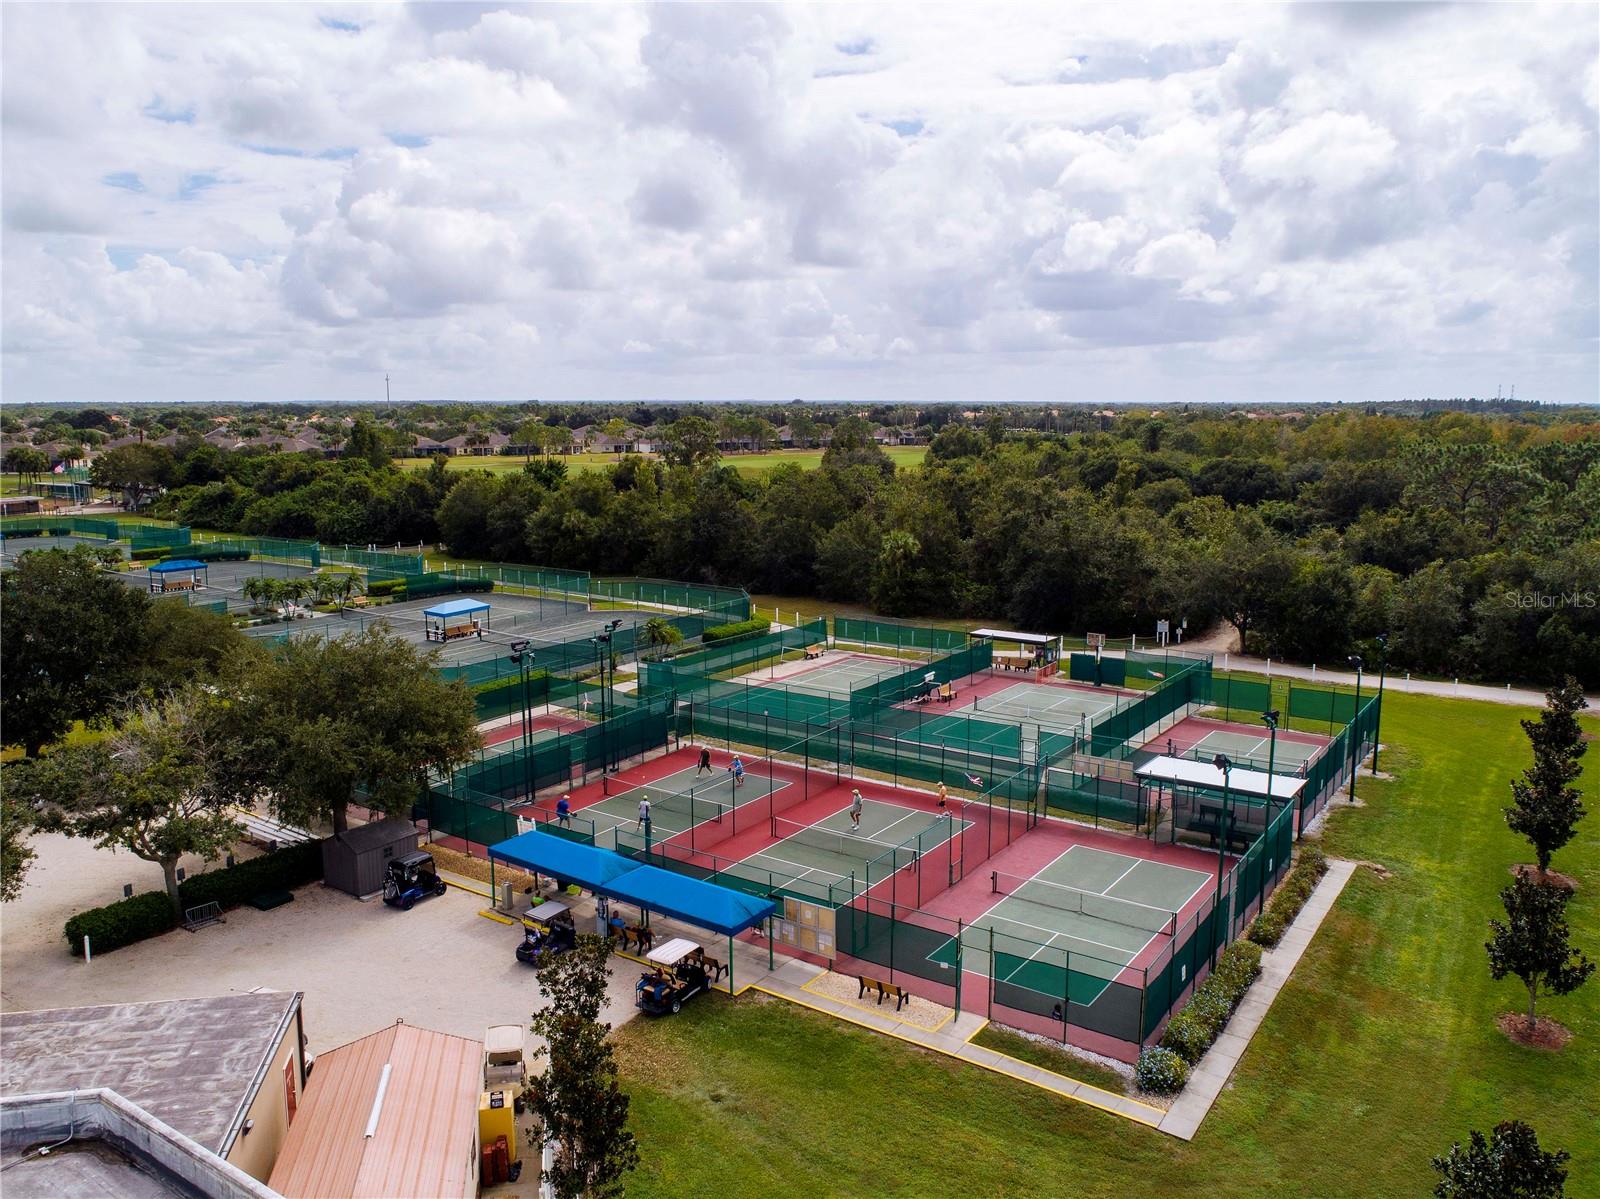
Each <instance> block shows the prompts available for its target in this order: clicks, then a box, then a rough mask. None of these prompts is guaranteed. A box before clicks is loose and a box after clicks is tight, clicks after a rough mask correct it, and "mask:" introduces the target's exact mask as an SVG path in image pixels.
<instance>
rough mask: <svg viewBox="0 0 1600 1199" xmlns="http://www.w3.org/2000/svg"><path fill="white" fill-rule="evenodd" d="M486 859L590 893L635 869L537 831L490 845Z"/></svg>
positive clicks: (610, 855) (606, 852)
mask: <svg viewBox="0 0 1600 1199" xmlns="http://www.w3.org/2000/svg"><path fill="white" fill-rule="evenodd" d="M489 856H490V857H491V858H493V859H495V860H496V861H500V862H506V863H508V864H509V865H512V866H520V867H521V868H522V869H524V870H532V871H536V872H538V873H539V874H553V875H555V876H556V877H557V878H564V879H566V880H567V881H568V882H570V883H577V884H578V885H579V886H580V887H583V888H585V889H587V890H590V891H593V890H596V889H597V888H600V887H604V886H605V885H606V884H608V883H610V882H611V880H612V879H614V878H616V877H617V876H618V875H622V874H626V873H628V871H630V870H637V869H638V864H637V863H636V862H633V861H630V860H629V859H628V858H625V857H623V856H622V855H621V854H620V853H613V852H612V851H611V850H609V849H596V848H595V847H594V846H593V845H584V844H582V843H580V842H578V841H568V840H566V839H564V838H562V837H552V836H551V835H550V834H549V833H541V832H539V831H538V830H537V829H535V830H533V831H531V832H526V833H520V834H518V835H517V836H515V837H512V838H510V839H509V840H506V841H502V842H500V843H499V844H498V845H491V846H490V847H489Z"/></svg>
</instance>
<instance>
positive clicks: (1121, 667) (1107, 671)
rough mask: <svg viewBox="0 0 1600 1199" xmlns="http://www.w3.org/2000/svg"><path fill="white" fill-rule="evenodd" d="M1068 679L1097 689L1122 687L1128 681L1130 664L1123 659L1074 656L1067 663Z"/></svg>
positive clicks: (1095, 655)
mask: <svg viewBox="0 0 1600 1199" xmlns="http://www.w3.org/2000/svg"><path fill="white" fill-rule="evenodd" d="M1067 677H1068V678H1070V679H1072V681H1073V682H1075V683H1093V684H1095V686H1097V687H1120V686H1122V684H1123V683H1124V682H1125V681H1126V680H1127V677H1128V664H1127V663H1126V662H1125V661H1123V660H1122V659H1121V658H1106V657H1101V656H1100V655H1098V654H1073V655H1072V656H1071V658H1070V659H1069V661H1068V662H1067Z"/></svg>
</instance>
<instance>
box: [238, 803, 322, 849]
mask: <svg viewBox="0 0 1600 1199" xmlns="http://www.w3.org/2000/svg"><path fill="white" fill-rule="evenodd" d="M238 816H239V823H240V824H242V825H244V839H245V840H246V841H249V842H250V843H251V844H252V845H259V846H261V848H262V849H266V850H274V849H277V848H278V846H280V845H298V844H300V843H301V842H303V841H315V840H316V838H315V837H313V836H312V835H311V834H310V833H308V832H306V830H305V829H303V828H296V827H295V826H294V825H292V824H283V823H282V822H280V821H277V820H272V819H270V818H268V817H266V816H257V815H256V814H255V813H254V812H251V811H247V810H245V809H244V808H240V809H238Z"/></svg>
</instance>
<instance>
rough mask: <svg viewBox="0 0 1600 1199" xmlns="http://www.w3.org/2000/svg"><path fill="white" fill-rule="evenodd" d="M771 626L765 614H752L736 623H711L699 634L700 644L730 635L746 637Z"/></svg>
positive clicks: (726, 638)
mask: <svg viewBox="0 0 1600 1199" xmlns="http://www.w3.org/2000/svg"><path fill="white" fill-rule="evenodd" d="M771 628H772V622H771V621H770V620H768V619H767V618H766V617H765V616H752V617H751V618H750V619H749V620H741V621H739V623H737V624H718V625H712V626H711V627H710V628H709V629H706V630H705V631H704V632H702V633H701V634H700V641H701V643H702V644H705V645H710V644H711V643H712V642H715V641H727V640H728V639H729V638H732V637H748V636H750V635H751V634H752V633H765V632H767V630H769V629H771Z"/></svg>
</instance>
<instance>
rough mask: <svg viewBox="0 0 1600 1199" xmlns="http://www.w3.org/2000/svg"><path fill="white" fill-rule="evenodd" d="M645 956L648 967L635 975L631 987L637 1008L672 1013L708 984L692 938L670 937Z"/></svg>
mask: <svg viewBox="0 0 1600 1199" xmlns="http://www.w3.org/2000/svg"><path fill="white" fill-rule="evenodd" d="M646 957H647V959H648V960H649V962H650V966H651V968H650V969H649V970H646V971H645V972H644V973H643V974H641V975H640V976H639V982H638V985H637V986H636V987H635V988H634V990H635V991H636V992H637V996H636V1002H637V1003H638V1005H639V1007H640V1008H641V1009H642V1010H644V1011H646V1012H648V1013H649V1014H650V1015H652V1016H664V1015H666V1014H667V1013H668V1012H671V1013H673V1014H674V1015H676V1014H677V1013H678V1012H679V1011H680V1010H682V1008H683V1004H684V1001H685V1000H687V999H689V998H691V997H693V996H695V995H698V994H700V992H701V991H704V990H706V989H707V988H708V987H709V986H710V985H711V984H710V980H709V979H708V978H707V976H706V971H705V967H703V966H701V965H700V963H699V958H700V946H698V945H696V944H695V943H694V942H693V941H690V940H687V939H685V938H683V937H674V938H673V939H672V940H670V941H668V942H667V943H666V944H665V945H661V946H659V947H657V948H655V949H652V950H651V951H650V952H649V954H647V955H646Z"/></svg>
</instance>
